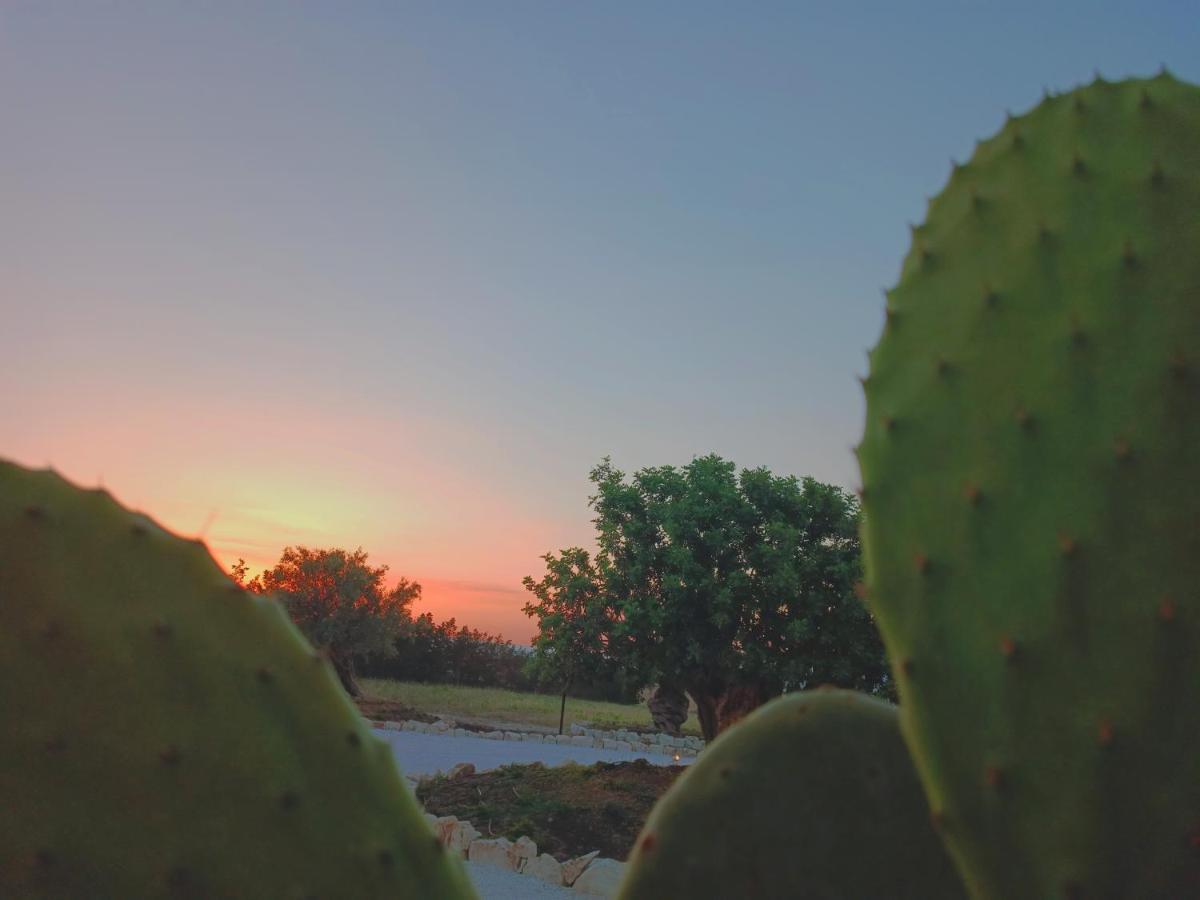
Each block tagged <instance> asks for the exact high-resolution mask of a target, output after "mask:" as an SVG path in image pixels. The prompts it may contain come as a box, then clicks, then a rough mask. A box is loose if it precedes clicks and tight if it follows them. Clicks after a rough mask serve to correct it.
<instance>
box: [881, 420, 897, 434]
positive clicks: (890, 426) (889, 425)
mask: <svg viewBox="0 0 1200 900" xmlns="http://www.w3.org/2000/svg"><path fill="white" fill-rule="evenodd" d="M880 424H882V425H883V430H884V431H886V432H888V433H889V434H890V433H891V432H892V431H894V430H895V429H896V420H895V419H893V418H892V417H891V416H884V417H883V418H882V419H880Z"/></svg>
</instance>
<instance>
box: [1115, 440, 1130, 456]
mask: <svg viewBox="0 0 1200 900" xmlns="http://www.w3.org/2000/svg"><path fill="white" fill-rule="evenodd" d="M1132 455H1133V448H1132V447H1130V446H1129V441H1127V440H1125V439H1124V438H1118V439H1117V442H1116V443H1115V444H1113V456H1115V457H1116V458H1117V462H1126V461H1127V460H1128V459H1129V458H1130V457H1131V456H1132Z"/></svg>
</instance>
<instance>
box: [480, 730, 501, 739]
mask: <svg viewBox="0 0 1200 900" xmlns="http://www.w3.org/2000/svg"><path fill="white" fill-rule="evenodd" d="M483 736H484V737H485V738H487V739H488V740H489V741H502V740H504V732H503V731H485V732H484V733H483Z"/></svg>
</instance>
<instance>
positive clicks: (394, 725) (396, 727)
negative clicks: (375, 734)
mask: <svg viewBox="0 0 1200 900" xmlns="http://www.w3.org/2000/svg"><path fill="white" fill-rule="evenodd" d="M379 727H380V728H382V729H383V730H384V731H403V730H404V725H403V724H402V723H400V722H384V723H383V724H381V725H380V726H379Z"/></svg>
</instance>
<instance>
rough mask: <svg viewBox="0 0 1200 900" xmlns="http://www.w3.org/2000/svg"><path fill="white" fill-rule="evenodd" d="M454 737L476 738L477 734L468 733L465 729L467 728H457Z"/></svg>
mask: <svg viewBox="0 0 1200 900" xmlns="http://www.w3.org/2000/svg"><path fill="white" fill-rule="evenodd" d="M454 736H455V737H474V736H475V732H473V731H467V729H465V728H455V729H454Z"/></svg>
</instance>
